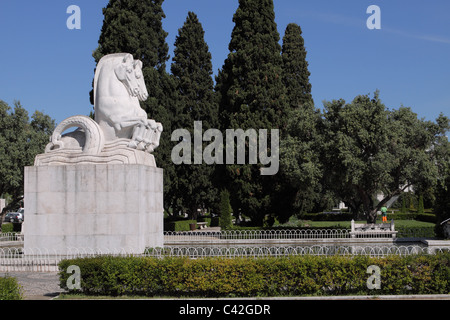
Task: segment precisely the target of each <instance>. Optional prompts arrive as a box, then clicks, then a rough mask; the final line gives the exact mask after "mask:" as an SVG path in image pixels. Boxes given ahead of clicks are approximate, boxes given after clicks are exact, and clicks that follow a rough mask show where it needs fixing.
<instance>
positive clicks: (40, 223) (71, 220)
mask: <svg viewBox="0 0 450 320" xmlns="http://www.w3.org/2000/svg"><path fill="white" fill-rule="evenodd" d="M24 204H25V205H24V207H25V213H26V218H25V222H24V225H23V233H24V248H25V253H27V252H28V253H30V252H33V253H34V252H38V251H40V252H46V253H47V252H48V253H50V254H68V253H74V252H77V251H96V252H102V253H119V252H122V253H132V254H140V253H143V252H144V250H145V249H146V248H148V247H162V246H163V170H162V169H160V168H156V167H151V166H146V165H140V164H135V165H133V164H126V165H122V164H106V165H105V164H100V165H95V164H87V165H54V166H53V165H51V166H34V167H26V168H25V194H24Z"/></svg>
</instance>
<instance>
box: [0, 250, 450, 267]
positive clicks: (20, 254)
mask: <svg viewBox="0 0 450 320" xmlns="http://www.w3.org/2000/svg"><path fill="white" fill-rule="evenodd" d="M442 252H450V247H433V248H431V247H421V246H327V245H314V246H280V247H276V246H226V247H225V246H207V247H190V246H185V247H182V246H165V247H164V248H152V249H147V250H146V252H145V253H143V254H127V253H126V250H125V249H118V250H115V251H114V252H111V251H106V250H101V249H90V248H72V249H71V250H70V252H69V253H68V254H64V255H62V254H57V253H54V252H51V251H49V250H38V249H27V250H26V251H25V250H24V249H22V248H0V272H14V271H27V272H31V271H33V272H57V271H59V269H58V264H59V262H60V261H62V260H65V259H74V258H85V257H96V256H100V255H109V256H123V257H126V256H137V257H154V258H163V257H188V258H192V259H198V258H206V257H225V258H238V257H254V258H259V257H269V256H271V257H286V256H291V255H317V256H332V255H341V256H355V255H365V256H370V257H385V256H388V255H416V254H436V253H442Z"/></svg>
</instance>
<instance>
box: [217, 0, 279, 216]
mask: <svg viewBox="0 0 450 320" xmlns="http://www.w3.org/2000/svg"><path fill="white" fill-rule="evenodd" d="M233 22H234V23H235V26H234V28H233V31H232V34H231V41H230V44H229V51H230V53H229V54H228V57H227V59H226V60H225V62H224V65H223V68H222V70H221V71H220V72H219V74H218V76H217V87H216V90H217V92H218V94H219V121H220V126H221V128H222V131H223V130H224V129H238V128H241V129H243V130H247V129H255V130H258V129H268V130H269V131H268V132H270V129H280V131H282V130H283V129H284V128H285V127H286V122H287V117H286V97H285V92H286V91H285V88H284V85H283V83H282V78H281V77H282V59H281V54H280V53H281V46H280V45H279V43H278V41H279V39H280V35H279V33H278V31H277V25H276V23H275V13H274V6H273V1H272V0H240V1H239V7H238V8H237V10H236V13H235V14H234V16H233ZM269 145H270V143H269ZM247 147H248V145H247ZM247 150H248V149H247ZM235 163H236V162H235ZM219 172H220V176H221V177H222V183H223V184H224V185H225V186H226V187H227V189H228V190H230V194H231V199H232V206H233V209H234V210H233V211H234V212H235V213H238V212H239V209H241V210H242V213H243V214H245V215H247V216H249V217H250V218H251V219H252V222H253V223H254V224H257V225H262V223H263V220H264V216H265V215H266V214H270V213H271V212H270V197H271V192H272V182H273V176H261V175H260V170H259V165H229V164H228V165H227V166H225V167H222V168H220V171H219Z"/></svg>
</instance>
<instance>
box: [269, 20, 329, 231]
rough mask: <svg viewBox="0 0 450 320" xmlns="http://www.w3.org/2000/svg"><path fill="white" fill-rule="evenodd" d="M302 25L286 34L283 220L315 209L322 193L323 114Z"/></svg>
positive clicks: (279, 186) (278, 200)
mask: <svg viewBox="0 0 450 320" xmlns="http://www.w3.org/2000/svg"><path fill="white" fill-rule="evenodd" d="M301 34H302V30H301V28H300V26H298V25H297V24H295V23H290V24H288V26H287V27H286V31H285V35H284V37H283V46H282V59H283V73H282V75H283V76H282V80H283V84H284V86H285V87H286V91H287V93H286V96H287V101H288V105H289V107H288V109H287V113H288V117H287V118H288V119H289V120H288V126H287V129H286V130H285V131H284V134H283V140H282V142H281V147H280V150H281V151H280V172H279V174H278V175H277V177H276V179H277V183H275V184H274V196H273V201H272V203H273V206H274V213H275V216H276V217H277V219H278V220H279V221H282V222H283V221H286V220H287V219H289V217H290V216H291V215H292V214H294V213H301V212H305V211H307V210H311V209H312V206H313V205H314V203H315V202H317V200H318V199H317V197H318V194H320V183H319V180H320V177H321V169H320V161H319V159H318V152H317V142H318V139H319V136H318V132H317V128H316V126H317V124H318V121H319V118H320V113H319V112H318V111H317V110H315V108H314V104H313V100H312V96H311V84H310V83H309V76H310V72H309V71H308V62H307V61H306V50H305V47H304V40H303V37H302V35H301Z"/></svg>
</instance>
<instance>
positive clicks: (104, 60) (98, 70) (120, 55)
mask: <svg viewBox="0 0 450 320" xmlns="http://www.w3.org/2000/svg"><path fill="white" fill-rule="evenodd" d="M127 54H128V53H113V54H108V55H106V56H103V57H102V58H101V59H100V61H99V62H98V64H97V68H96V71H95V76H94V109H95V103H96V101H97V100H96V96H97V83H98V77H99V76H100V73H101V71H102V68H103V66H104V65H105V64H107V63H108V62H110V61H112V60H116V59H117V60H118V59H123V58H124V57H125V56H126V55H127Z"/></svg>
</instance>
